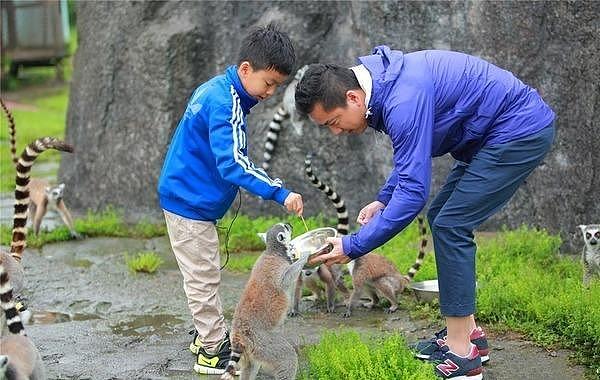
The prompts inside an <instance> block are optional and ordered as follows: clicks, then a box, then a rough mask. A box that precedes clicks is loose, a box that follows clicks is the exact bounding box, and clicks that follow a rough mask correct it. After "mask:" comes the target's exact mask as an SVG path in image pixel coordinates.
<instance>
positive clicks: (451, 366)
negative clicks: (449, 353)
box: [436, 359, 458, 376]
mask: <svg viewBox="0 0 600 380" xmlns="http://www.w3.org/2000/svg"><path fill="white" fill-rule="evenodd" d="M436 368H437V369H438V370H439V371H440V372H441V373H443V374H444V376H450V375H451V374H452V373H453V372H456V371H458V366H457V365H456V363H454V362H453V361H452V360H450V359H446V360H444V362H443V363H440V364H438V365H437V366H436Z"/></svg>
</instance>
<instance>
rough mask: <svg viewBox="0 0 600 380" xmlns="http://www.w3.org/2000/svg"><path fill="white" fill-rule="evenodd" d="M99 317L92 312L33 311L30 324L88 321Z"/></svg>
mask: <svg viewBox="0 0 600 380" xmlns="http://www.w3.org/2000/svg"><path fill="white" fill-rule="evenodd" d="M92 319H100V316H98V315H94V314H84V313H75V314H67V313H61V312H58V311H35V312H33V315H32V318H31V324H32V325H50V324H55V323H65V322H72V321H89V320H92Z"/></svg>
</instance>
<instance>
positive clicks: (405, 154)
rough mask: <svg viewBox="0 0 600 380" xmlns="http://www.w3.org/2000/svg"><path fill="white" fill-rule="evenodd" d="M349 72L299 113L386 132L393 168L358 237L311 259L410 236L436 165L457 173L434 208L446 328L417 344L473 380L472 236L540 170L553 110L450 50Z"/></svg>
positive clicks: (308, 93)
mask: <svg viewBox="0 0 600 380" xmlns="http://www.w3.org/2000/svg"><path fill="white" fill-rule="evenodd" d="M359 61H360V65H358V66H356V67H353V68H351V69H347V68H343V67H339V66H336V65H312V66H311V67H309V69H308V70H307V72H306V73H305V74H304V77H303V78H302V80H301V81H300V83H298V86H297V87H296V108H297V109H298V110H299V111H300V112H304V113H307V114H309V115H310V117H311V118H312V119H313V121H315V122H316V123H317V124H318V125H322V126H326V127H328V128H329V129H330V130H331V131H332V132H333V133H334V134H336V135H337V134H340V133H352V134H359V133H362V132H364V130H365V129H366V128H367V126H370V127H371V128H374V129H375V130H377V131H380V132H383V133H386V134H387V135H388V136H390V139H391V140H392V145H393V148H394V169H393V171H392V173H390V175H389V177H388V180H387V181H386V183H385V185H384V186H383V187H382V188H381V190H380V192H379V194H378V196H377V198H376V199H377V200H376V201H374V202H372V203H370V204H368V205H367V206H365V207H364V208H363V209H362V210H361V211H360V213H359V215H358V219H357V221H358V222H359V223H360V224H361V225H362V227H361V229H360V230H359V231H358V232H357V233H355V234H351V235H347V236H344V237H343V238H341V239H339V238H336V239H331V243H332V244H333V245H334V249H333V251H332V252H331V253H329V254H326V255H322V256H318V257H317V258H316V260H312V261H314V262H326V263H328V264H333V263H347V262H349V261H350V260H351V259H355V258H357V257H360V256H362V255H365V254H367V253H368V252H370V251H372V250H373V249H375V248H377V247H379V246H381V245H382V244H384V243H385V242H387V241H388V240H390V239H391V238H392V237H394V235H396V234H397V233H398V232H400V231H401V230H402V229H404V228H405V227H406V226H407V225H408V224H409V223H410V222H411V220H412V219H414V217H415V216H416V215H417V214H418V213H419V212H420V211H421V209H422V208H423V207H424V206H425V204H426V202H427V199H428V197H429V186H430V180H431V158H432V157H436V156H441V155H443V154H446V153H450V154H451V155H452V156H453V157H454V158H455V159H456V160H457V162H456V164H455V166H454V168H453V169H452V171H451V173H450V175H449V176H448V178H447V181H446V184H445V185H444V186H443V187H442V189H441V190H440V193H439V194H438V195H437V196H436V198H435V199H434V200H433V202H432V203H431V205H430V207H429V211H428V213H427V217H428V220H429V225H430V227H431V234H432V236H433V243H434V247H435V257H436V263H437V270H438V282H439V288H440V310H441V313H442V314H443V315H444V316H445V319H446V326H447V330H446V329H444V330H442V331H440V332H439V333H438V334H436V335H437V336H436V338H435V339H432V340H429V341H424V342H421V343H419V344H417V345H416V351H418V353H417V356H418V357H420V358H424V359H429V360H431V361H432V362H434V363H435V368H436V372H437V374H438V375H439V376H441V377H442V378H452V379H469V380H476V379H481V377H482V374H481V373H482V371H483V369H482V367H481V363H482V359H483V360H485V359H486V358H487V351H488V344H487V339H486V338H485V334H484V333H483V331H482V330H481V328H479V327H477V326H476V324H475V319H474V313H475V251H476V245H475V243H474V241H473V230H474V229H475V228H477V227H478V226H479V225H480V224H481V223H483V221H485V220H486V219H487V218H489V217H490V216H491V215H492V214H494V213H495V212H497V211H498V210H499V209H500V208H501V207H502V206H503V205H504V204H506V202H508V200H509V199H510V198H511V197H512V195H513V194H514V193H515V191H516V190H517V188H518V187H519V185H520V184H521V183H523V181H524V180H525V178H526V177H527V176H528V175H529V174H530V173H531V172H532V171H533V170H534V169H535V167H536V166H538V164H539V163H540V162H541V161H542V159H543V157H544V155H545V154H546V153H547V152H548V150H549V149H550V146H551V144H552V140H553V138H554V125H553V120H554V112H553V111H552V110H551V109H550V107H549V106H548V105H546V103H544V101H543V100H542V99H541V97H540V96H539V94H538V93H537V92H536V91H535V90H534V89H533V88H531V87H529V86H527V85H525V84H524V83H523V82H521V81H520V80H519V79H517V78H516V77H515V76H514V75H513V74H511V73H510V72H508V71H506V70H502V69H500V68H499V67H496V66H494V65H492V64H490V63H488V62H486V61H484V60H482V59H480V58H477V57H473V56H470V55H466V54H462V53H458V52H450V51H436V50H429V51H419V52H414V53H410V54H403V53H402V52H400V51H395V50H391V49H390V48H389V47H387V46H379V47H376V48H375V49H374V51H373V54H372V55H369V56H365V57H360V58H359Z"/></svg>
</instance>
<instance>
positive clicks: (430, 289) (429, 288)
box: [408, 280, 440, 302]
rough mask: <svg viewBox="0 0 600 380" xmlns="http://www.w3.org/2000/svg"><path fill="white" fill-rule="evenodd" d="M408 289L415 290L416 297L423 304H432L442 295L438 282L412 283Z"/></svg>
mask: <svg viewBox="0 0 600 380" xmlns="http://www.w3.org/2000/svg"><path fill="white" fill-rule="evenodd" d="M408 287H409V288H411V289H412V290H413V292H414V293H415V297H417V300H419V301H421V302H431V301H433V300H434V299H436V298H438V297H439V294H440V291H439V288H438V282H437V280H427V281H421V282H412V283H410V284H408Z"/></svg>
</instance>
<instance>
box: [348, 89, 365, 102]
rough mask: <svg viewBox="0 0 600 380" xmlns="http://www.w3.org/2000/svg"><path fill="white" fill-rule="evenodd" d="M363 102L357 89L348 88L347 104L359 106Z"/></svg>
mask: <svg viewBox="0 0 600 380" xmlns="http://www.w3.org/2000/svg"><path fill="white" fill-rule="evenodd" d="M362 103H363V99H362V97H361V96H360V93H359V92H358V90H348V91H346V104H347V105H355V106H361V105H362Z"/></svg>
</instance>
